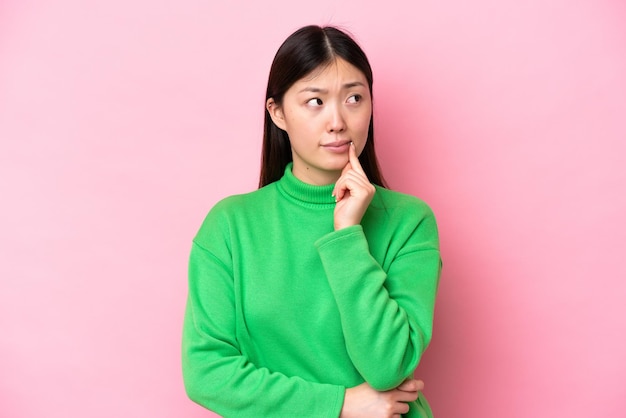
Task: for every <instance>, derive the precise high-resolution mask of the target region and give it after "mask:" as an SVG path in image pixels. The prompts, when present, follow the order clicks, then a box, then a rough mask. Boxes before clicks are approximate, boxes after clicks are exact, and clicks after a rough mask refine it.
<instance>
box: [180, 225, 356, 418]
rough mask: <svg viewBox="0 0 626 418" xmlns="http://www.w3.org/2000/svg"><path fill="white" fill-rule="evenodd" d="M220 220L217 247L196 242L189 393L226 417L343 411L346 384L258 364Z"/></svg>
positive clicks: (186, 330) (188, 335) (187, 356)
mask: <svg viewBox="0 0 626 418" xmlns="http://www.w3.org/2000/svg"><path fill="white" fill-rule="evenodd" d="M222 232H223V231H220V227H219V225H216V226H215V227H214V226H212V225H209V226H208V227H207V228H205V230H204V232H203V233H205V234H209V235H210V234H213V235H214V236H213V239H212V240H211V241H210V242H212V243H214V244H212V245H211V250H209V249H207V248H204V247H202V246H200V245H199V244H198V243H197V242H194V244H193V247H192V250H191V256H190V263H189V295H188V300H187V308H186V313H185V320H184V326H183V347H182V356H183V377H184V382H185V387H186V390H187V393H188V395H189V397H190V398H191V399H192V400H194V401H195V402H197V403H199V404H200V405H203V406H205V407H206V408H208V409H210V410H212V411H215V412H217V413H218V414H220V415H222V416H225V417H233V416H236V417H286V416H315V417H333V418H336V417H338V416H339V412H340V410H341V407H342V403H343V396H344V390H345V389H344V388H343V387H342V386H338V385H330V384H322V383H313V382H308V381H305V380H304V379H301V378H299V377H287V376H285V375H284V374H281V373H277V372H272V371H270V370H268V369H267V368H262V367H257V366H255V365H254V364H252V363H251V362H250V361H249V359H248V358H247V357H246V356H245V355H244V354H242V350H241V348H240V347H239V343H238V339H237V336H236V328H237V321H236V315H237V314H236V305H237V300H236V285H235V283H234V280H233V274H232V260H230V259H229V249H228V245H227V243H226V242H225V241H226V240H227V239H226V238H224V234H223V233H222Z"/></svg>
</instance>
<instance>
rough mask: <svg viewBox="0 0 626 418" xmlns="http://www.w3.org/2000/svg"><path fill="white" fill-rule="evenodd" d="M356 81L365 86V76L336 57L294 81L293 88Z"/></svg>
mask: <svg viewBox="0 0 626 418" xmlns="http://www.w3.org/2000/svg"><path fill="white" fill-rule="evenodd" d="M357 81H359V82H361V83H363V84H364V85H365V86H367V79H366V78H365V74H363V72H362V71H361V70H359V69H358V68H357V67H355V66H354V65H352V64H350V63H349V62H348V61H346V60H344V59H343V58H339V57H338V58H336V59H334V60H333V61H331V62H329V63H328V64H323V65H320V66H319V67H317V68H316V69H315V70H313V71H311V72H310V73H309V74H307V75H305V76H304V77H302V78H301V79H300V80H298V81H296V82H295V84H294V86H305V85H333V84H344V83H351V82H357Z"/></svg>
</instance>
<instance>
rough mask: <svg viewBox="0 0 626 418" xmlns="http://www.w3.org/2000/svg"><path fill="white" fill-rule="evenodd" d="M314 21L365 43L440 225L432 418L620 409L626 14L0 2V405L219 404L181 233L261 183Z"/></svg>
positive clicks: (51, 415)
mask: <svg viewBox="0 0 626 418" xmlns="http://www.w3.org/2000/svg"><path fill="white" fill-rule="evenodd" d="M308 23H318V24H324V23H332V24H337V25H342V26H344V27H345V28H348V29H349V30H351V31H352V32H353V33H354V34H355V35H356V37H357V39H358V40H359V41H360V42H361V44H362V45H363V47H364V49H365V50H366V52H367V53H368V55H369V57H370V59H371V62H372V65H373V67H374V74H375V95H376V117H377V121H376V122H377V137H378V145H379V152H380V157H381V160H382V165H383V168H384V171H385V174H386V176H387V178H388V180H389V182H390V184H391V185H392V187H393V188H395V189H398V190H401V191H405V192H408V193H412V194H415V195H418V196H420V197H422V198H423V199H424V200H426V201H427V202H428V203H429V204H430V205H431V206H432V207H433V209H434V210H435V213H436V215H437V217H438V221H439V224H440V230H441V241H442V250H443V256H444V274H443V277H442V281H441V287H440V293H439V298H438V304H437V311H436V319H435V335H434V340H433V343H432V346H431V348H430V349H429V351H428V352H427V354H426V356H425V358H424V362H423V364H422V365H421V366H420V369H419V370H418V375H419V376H420V377H422V378H424V379H425V380H426V385H427V386H426V390H425V393H426V395H427V396H428V399H429V400H430V402H431V404H432V406H433V408H434V410H435V412H436V415H437V417H438V418H454V417H476V418H502V417H506V418H516V417H528V416H532V417H569V418H578V417H581V418H582V417H590V416H593V417H604V418H606V417H610V418H617V417H624V416H625V415H624V414H625V412H624V411H625V410H626V386H625V385H624V381H625V379H626V361H625V360H624V353H626V303H625V301H626V267H625V266H626V260H625V258H626V244H625V243H626V222H625V220H624V215H625V214H626V170H625V166H626V53H625V51H626V3H624V2H623V1H619V0H615V1H610V0H581V1H565V0H531V1H520V0H500V1H491V0H475V1H472V2H466V1H460V0H457V1H448V2H436V1H417V2H414V1H403V2H394V1H387V2H380V1H376V2H369V3H368V2H363V1H356V0H350V1H336V0H323V1H317V2H314V3H311V2H309V3H301V2H294V1H284V0H280V1H279V0H277V1H273V2H269V3H265V2H248V3H243V2H213V1H206V0H205V1H200V0H197V1H194V0H184V1H178V2H161V1H148V0H132V1H128V0H125V1H120V0H118V1H100V2H94V1H91V2H85V1H79V0H58V1H55V2H44V1H34V0H19V1H18V0H8V1H7V0H4V2H0V138H1V142H0V196H1V202H2V203H1V206H0V211H1V216H0V256H1V262H0V279H1V281H0V416H2V417H11V418H39V417H47V418H57V417H58V418H68V417H70V418H74V417H77V418H78V417H91V418H97V417H103V418H104V417H107V418H108V417H151V418H160V417H172V418H173V417H210V416H212V414H211V413H208V412H206V411H204V410H203V409H202V408H200V407H198V406H196V405H195V404H193V403H192V402H191V401H189V400H188V399H187V398H186V395H185V393H184V390H183V384H182V378H181V372H180V360H179V359H180V335H181V324H182V316H183V309H184V302H185V296H186V269H187V256H188V251H189V248H190V242H191V238H192V237H193V235H194V234H195V232H196V229H197V228H198V226H199V224H200V222H201V221H202V219H203V217H204V215H205V213H206V212H207V211H208V210H209V208H210V207H211V206H212V205H213V204H214V203H215V202H216V201H217V200H218V199H220V198H222V197H224V196H226V195H229V194H233V193H239V192H244V191H249V190H252V189H254V188H255V186H256V183H257V176H258V169H259V155H260V142H261V141H260V136H261V126H262V115H263V99H264V96H263V94H264V89H265V82H266V79H267V73H268V70H269V65H270V62H271V59H272V57H273V55H274V53H275V51H276V49H277V47H278V46H279V44H280V43H281V42H282V40H283V39H284V38H285V37H286V36H287V35H289V34H290V33H291V32H292V31H293V30H295V29H296V28H298V27H300V26H302V25H304V24H308Z"/></svg>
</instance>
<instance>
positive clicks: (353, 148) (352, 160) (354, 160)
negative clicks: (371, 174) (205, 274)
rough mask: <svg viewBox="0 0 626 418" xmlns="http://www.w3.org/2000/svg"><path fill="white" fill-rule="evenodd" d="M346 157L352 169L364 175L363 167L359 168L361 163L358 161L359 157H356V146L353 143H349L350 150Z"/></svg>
mask: <svg viewBox="0 0 626 418" xmlns="http://www.w3.org/2000/svg"><path fill="white" fill-rule="evenodd" d="M348 157H349V158H350V165H351V166H352V168H353V169H354V170H356V171H358V172H359V173H361V174H363V175H365V171H363V167H361V162H360V161H359V157H357V155H356V145H354V142H350V150H349V151H348Z"/></svg>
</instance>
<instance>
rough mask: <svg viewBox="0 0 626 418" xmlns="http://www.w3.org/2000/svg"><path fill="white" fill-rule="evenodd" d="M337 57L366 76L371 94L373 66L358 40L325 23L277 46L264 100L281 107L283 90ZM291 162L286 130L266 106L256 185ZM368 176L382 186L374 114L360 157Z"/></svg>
mask: <svg viewBox="0 0 626 418" xmlns="http://www.w3.org/2000/svg"><path fill="white" fill-rule="evenodd" d="M337 57H340V58H342V59H344V60H346V61H347V62H349V63H350V64H352V65H354V66H355V67H356V68H358V69H359V70H361V72H362V73H363V74H364V75H365V78H366V79H367V84H368V85H369V89H370V94H371V95H372V101H373V99H374V97H373V90H372V85H373V82H374V80H373V77H372V68H371V67H370V63H369V61H368V60H367V56H365V53H364V52H363V50H362V49H361V47H359V45H357V43H356V42H355V41H354V40H353V39H352V38H351V37H350V36H348V35H347V34H345V33H344V32H342V31H341V30H339V29H337V28H334V27H331V26H327V27H320V26H314V25H311V26H305V27H303V28H300V29H298V30H297V31H296V32H294V33H293V34H291V36H289V37H288V38H287V39H286V40H285V42H283V44H282V45H281V46H280V48H279V49H278V52H276V56H275V57H274V61H273V62H272V67H271V69H270V75H269V79H268V81H267V92H266V94H265V101H266V102H267V100H268V99H269V98H272V99H274V102H275V103H276V104H277V105H278V106H280V105H281V104H282V100H283V96H284V95H285V92H286V91H287V90H289V88H290V87H291V86H292V85H293V84H294V83H295V82H296V81H298V80H300V79H301V78H303V77H304V76H306V75H307V74H309V73H310V72H312V71H313V70H315V69H316V68H318V67H319V66H322V65H326V64H329V63H331V62H332V61H333V60H334V59H336V58H337ZM291 161H292V155H291V144H290V142H289V136H288V135H287V132H285V131H283V130H282V129H280V128H279V127H278V126H276V125H275V124H274V122H273V121H272V118H271V117H270V114H269V112H268V111H267V109H266V110H265V124H264V128H263V151H262V153H261V176H260V179H259V187H263V186H266V185H268V184H270V183H272V182H274V181H276V180H279V179H280V178H281V177H282V176H283V173H284V171H285V167H286V166H287V164H288V163H289V162H291ZM359 161H360V163H361V165H362V166H363V170H364V171H365V174H367V177H368V179H369V180H370V181H371V182H372V183H374V184H377V185H379V186H382V187H385V186H386V185H385V181H384V179H383V176H382V173H381V172H380V169H379V167H378V161H377V159H376V152H375V149H374V114H373V112H372V116H371V118H370V125H369V131H368V134H367V141H366V142H365V148H363V151H362V152H361V155H360V156H359Z"/></svg>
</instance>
